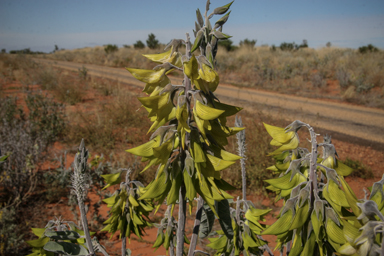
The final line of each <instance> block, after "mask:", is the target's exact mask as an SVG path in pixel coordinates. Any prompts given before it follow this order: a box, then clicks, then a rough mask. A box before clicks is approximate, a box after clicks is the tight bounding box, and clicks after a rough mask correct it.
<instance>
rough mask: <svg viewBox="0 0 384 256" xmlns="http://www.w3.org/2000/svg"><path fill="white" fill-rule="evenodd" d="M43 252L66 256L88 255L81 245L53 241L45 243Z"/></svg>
mask: <svg viewBox="0 0 384 256" xmlns="http://www.w3.org/2000/svg"><path fill="white" fill-rule="evenodd" d="M44 250H46V251H50V252H55V253H61V254H67V255H88V253H89V252H88V250H87V249H85V248H84V247H83V246H81V245H78V244H72V243H66V242H55V241H49V242H48V243H46V245H45V246H44Z"/></svg>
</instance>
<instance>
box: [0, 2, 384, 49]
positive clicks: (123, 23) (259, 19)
mask: <svg viewBox="0 0 384 256" xmlns="http://www.w3.org/2000/svg"><path fill="white" fill-rule="evenodd" d="M205 2H206V1H205V0H193V1H191V0H162V1H158V0H125V1H122V0H119V1H117V0H76V1H75V0H66V1H64V0H61V1H59V0H0V48H1V49H3V48H5V49H6V50H7V51H9V50H17V49H24V48H31V50H34V51H45V52H49V51H52V50H53V49H54V45H55V44H57V45H58V46H59V47H60V48H65V49H73V48H81V47H87V46H95V45H103V44H108V43H111V44H117V45H119V46H122V45H123V44H133V43H135V42H136V41H137V40H142V41H145V40H146V39H147V37H148V34H149V33H154V34H155V35H156V37H157V38H158V39H159V41H160V42H162V43H167V42H168V41H170V39H173V38H185V33H186V32H189V33H190V34H191V35H192V29H193V28H194V21H195V20H196V16H195V11H196V9H197V8H200V10H201V11H202V12H204V9H205ZM228 2H229V0H211V10H213V9H214V8H215V7H218V6H221V5H224V4H227V3H228ZM231 10H232V12H231V15H230V18H229V20H228V22H227V24H226V25H225V26H224V30H223V32H225V33H227V34H230V35H232V36H233V38H231V40H232V41H234V43H235V44H238V43H239V41H240V40H243V39H245V38H249V39H256V40H257V45H261V44H269V45H271V44H275V45H279V44H280V43H281V42H296V43H301V42H302V40H303V39H306V40H308V43H309V46H310V47H314V48H318V47H323V46H325V44H326V43H327V42H331V43H332V45H334V46H339V47H351V48H357V47H359V46H362V45H366V44H369V43H371V44H373V45H375V46H377V47H379V48H383V49H384V1H383V0H332V1H331V0H305V1H304V0H290V1H288V0H236V1H235V2H234V3H233V5H232V7H231ZM217 18H218V16H217V17H214V18H213V21H216V19H217ZM192 36H193V35H192Z"/></svg>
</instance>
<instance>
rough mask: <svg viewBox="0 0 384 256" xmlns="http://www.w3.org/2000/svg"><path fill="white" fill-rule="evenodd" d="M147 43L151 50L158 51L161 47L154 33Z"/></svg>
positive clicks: (150, 35)
mask: <svg viewBox="0 0 384 256" xmlns="http://www.w3.org/2000/svg"><path fill="white" fill-rule="evenodd" d="M146 42H147V46H148V48H149V49H157V48H158V47H159V41H158V40H157V39H156V36H155V35H154V34H153V33H151V34H149V35H148V39H147V41H146Z"/></svg>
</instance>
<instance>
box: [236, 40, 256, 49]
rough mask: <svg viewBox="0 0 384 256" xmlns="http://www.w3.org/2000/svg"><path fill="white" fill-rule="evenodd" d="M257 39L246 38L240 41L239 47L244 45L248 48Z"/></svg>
mask: <svg viewBox="0 0 384 256" xmlns="http://www.w3.org/2000/svg"><path fill="white" fill-rule="evenodd" d="M256 42H257V40H249V39H248V38H246V39H244V41H243V40H241V41H240V47H242V46H245V47H249V48H253V47H255V45H256Z"/></svg>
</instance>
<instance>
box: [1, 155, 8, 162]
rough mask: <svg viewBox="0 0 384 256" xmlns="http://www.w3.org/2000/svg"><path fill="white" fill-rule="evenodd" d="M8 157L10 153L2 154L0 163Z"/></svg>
mask: <svg viewBox="0 0 384 256" xmlns="http://www.w3.org/2000/svg"><path fill="white" fill-rule="evenodd" d="M8 157H9V155H4V156H0V163H1V162H4V161H5V160H6V159H7V158H8Z"/></svg>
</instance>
